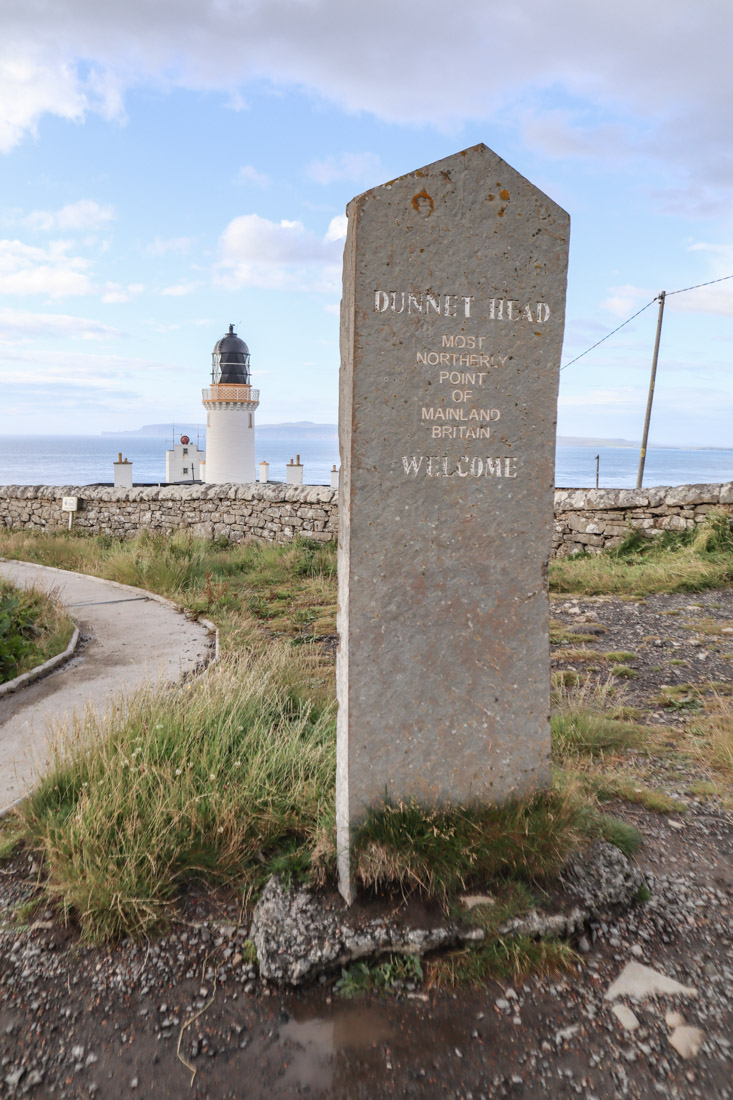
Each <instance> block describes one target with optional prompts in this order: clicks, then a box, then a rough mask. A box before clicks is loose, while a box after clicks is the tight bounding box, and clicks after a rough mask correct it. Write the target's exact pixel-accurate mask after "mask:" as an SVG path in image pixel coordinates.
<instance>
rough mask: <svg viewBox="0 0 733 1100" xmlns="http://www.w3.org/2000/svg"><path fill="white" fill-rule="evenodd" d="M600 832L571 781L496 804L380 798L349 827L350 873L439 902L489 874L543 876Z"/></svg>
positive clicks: (535, 879) (537, 879) (370, 884)
mask: <svg viewBox="0 0 733 1100" xmlns="http://www.w3.org/2000/svg"><path fill="white" fill-rule="evenodd" d="M603 832H604V829H603V823H602V822H601V820H600V818H599V816H598V814H597V812H596V811H595V807H594V806H593V804H592V803H591V802H590V801H589V799H588V798H587V797H586V796H585V795H584V793H583V791H582V790H581V788H580V786H579V785H578V784H576V783H574V782H570V783H565V782H561V783H560V784H558V785H557V786H555V787H554V788H553V789H551V790H549V791H543V792H540V793H538V794H536V795H535V796H534V797H533V798H531V799H527V800H524V801H510V802H506V803H504V804H503V805H492V806H486V805H476V806H461V807H444V808H441V809H426V808H424V807H422V806H418V805H416V804H414V803H399V804H387V805H385V806H383V807H382V808H381V809H378V810H373V811H372V812H371V813H370V815H369V817H368V818H367V820H366V822H365V823H364V824H363V825H361V826H360V827H359V828H358V829H357V830H356V831H355V835H354V839H353V867H354V877H355V879H356V880H357V881H358V882H360V883H361V885H362V886H364V887H365V888H366V889H370V890H377V891H379V890H395V889H397V890H400V891H401V892H402V893H403V895H408V894H410V893H412V892H415V891H417V892H419V893H421V894H423V895H424V896H426V897H432V898H438V899H439V900H440V901H442V902H445V901H446V900H447V899H448V897H449V896H450V895H453V894H455V893H457V892H458V891H460V890H467V889H469V888H471V887H476V886H483V885H485V884H486V883H487V882H488V881H490V880H496V879H498V880H510V879H511V880H513V881H517V882H523V883H530V884H531V883H541V882H543V881H547V880H548V879H550V878H552V877H553V876H554V875H556V874H557V873H558V871H559V870H560V869H561V868H562V867H563V866H564V864H565V863H566V862H567V860H568V858H569V857H570V855H571V853H572V852H573V851H575V850H577V849H578V848H579V847H581V846H582V845H583V844H585V843H587V841H588V840H589V839H590V838H591V837H593V836H598V835H601V834H603Z"/></svg>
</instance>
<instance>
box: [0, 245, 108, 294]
mask: <svg viewBox="0 0 733 1100" xmlns="http://www.w3.org/2000/svg"><path fill="white" fill-rule="evenodd" d="M68 250H69V244H68V242H66V241H52V242H51V243H50V244H49V245H48V247H46V248H37V247H35V246H33V245H27V244H24V243H23V242H22V241H17V240H15V241H10V240H0V293H2V294H46V295H48V297H50V298H66V297H70V296H73V295H79V294H90V293H91V292H92V283H91V281H90V279H89V276H88V275H87V274H86V269H87V267H88V264H87V261H86V260H84V259H82V258H81V257H79V256H69V255H68Z"/></svg>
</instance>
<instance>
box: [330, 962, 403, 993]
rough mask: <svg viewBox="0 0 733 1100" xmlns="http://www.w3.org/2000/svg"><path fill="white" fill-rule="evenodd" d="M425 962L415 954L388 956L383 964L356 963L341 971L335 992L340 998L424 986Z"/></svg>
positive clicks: (393, 991) (394, 991)
mask: <svg viewBox="0 0 733 1100" xmlns="http://www.w3.org/2000/svg"><path fill="white" fill-rule="evenodd" d="M423 978H424V972H423V968H422V963H421V961H420V959H419V958H418V957H417V956H416V955H388V956H387V958H386V959H384V960H383V961H382V962H377V963H366V962H356V963H353V964H352V965H351V966H350V967H348V968H347V969H345V970H342V971H341V977H340V978H339V980H338V981H337V982H336V985H335V987H334V988H335V990H336V992H337V993H338V995H339V996H340V997H346V998H351V997H356V996H360V995H361V994H364V993H371V992H377V993H398V992H400V991H401V990H403V989H404V988H405V986H406V985H409V986H411V987H414V986H416V985H419V984H420V985H421V984H422V981H423Z"/></svg>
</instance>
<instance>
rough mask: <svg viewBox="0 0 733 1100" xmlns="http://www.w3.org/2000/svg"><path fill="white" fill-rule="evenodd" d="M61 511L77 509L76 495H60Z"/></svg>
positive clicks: (77, 499)
mask: <svg viewBox="0 0 733 1100" xmlns="http://www.w3.org/2000/svg"><path fill="white" fill-rule="evenodd" d="M61 511H62V512H78V511H79V498H78V497H61Z"/></svg>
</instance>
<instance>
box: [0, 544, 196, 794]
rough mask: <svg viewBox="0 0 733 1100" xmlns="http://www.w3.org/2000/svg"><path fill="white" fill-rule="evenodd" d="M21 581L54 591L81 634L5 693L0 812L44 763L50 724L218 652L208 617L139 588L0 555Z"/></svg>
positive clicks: (173, 675) (2, 570) (3, 567)
mask: <svg viewBox="0 0 733 1100" xmlns="http://www.w3.org/2000/svg"><path fill="white" fill-rule="evenodd" d="M0 576H1V577H3V578H4V579H5V580H8V581H10V582H11V583H12V584H15V585H18V586H19V587H25V586H29V585H35V586H36V587H38V588H43V589H45V590H46V591H51V590H53V591H54V592H55V593H56V595H57V596H58V598H59V599H60V600H61V602H62V603H64V604H65V605H66V607H67V608H68V611H69V614H70V615H71V617H72V619H73V620H74V621H75V622H76V624H77V625H78V626H79V629H80V630H81V633H82V643H81V645H80V646H79V648H78V649H77V652H76V654H75V655H74V657H73V658H72V659H71V661H69V663H68V664H66V665H64V666H63V667H62V668H61V669H59V670H57V671H56V672H52V673H50V675H48V676H46V677H44V678H43V679H42V680H38V681H36V682H35V683H33V684H31V685H30V686H29V687H26V688H23V689H21V690H20V691H18V692H16V693H15V694H13V695H8V696H6V697H4V698H0V812H2V810H3V809H5V808H6V807H7V806H9V805H10V804H11V803H12V802H14V801H16V800H17V799H19V798H21V797H23V796H24V795H25V794H27V793H28V791H29V790H30V789H31V787H32V786H33V784H34V782H35V781H36V780H37V778H38V774H39V770H40V771H42V770H43V768H44V766H45V765H46V763H47V751H48V745H49V735H50V728H49V723H56V722H64V721H66V720H68V719H69V718H71V717H72V715H73V714H74V712H75V711H76V712H78V713H79V714H81V713H83V711H84V709H85V707H86V706H87V705H88V704H90V705H91V706H93V707H94V708H95V710H96V711H97V712H99V713H104V711H105V710H106V708H107V704H108V703H109V701H110V699H111V698H112V697H113V696H114V695H116V694H118V693H120V692H130V691H133V690H134V689H135V688H137V687H139V686H140V685H142V684H143V683H145V682H150V681H157V680H165V681H168V682H174V683H175V682H177V681H178V680H180V679H181V677H182V676H184V675H185V674H186V673H188V672H193V671H194V670H195V669H196V668H198V667H200V666H201V665H203V664H206V663H207V662H208V661H210V660H211V658H212V657H213V656H214V646H215V641H214V637H213V635H212V631H211V625H210V624H204V623H201V622H189V621H188V620H187V619H186V618H185V617H184V616H183V615H182V614H181V613H180V612H178V611H176V610H175V608H174V607H173V605H172V604H171V603H169V602H167V601H162V600H160V599H159V598H158V597H154V596H151V595H150V593H148V592H143V591H142V589H139V588H131V587H129V586H128V585H125V584H116V583H115V582H114V581H104V580H100V579H99V578H98V577H89V576H87V575H86V574H83V573H69V572H67V571H66V570H63V569H52V568H50V567H49V566H45V565H32V564H31V563H29V562H17V561H0Z"/></svg>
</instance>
